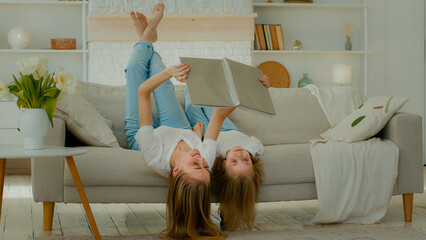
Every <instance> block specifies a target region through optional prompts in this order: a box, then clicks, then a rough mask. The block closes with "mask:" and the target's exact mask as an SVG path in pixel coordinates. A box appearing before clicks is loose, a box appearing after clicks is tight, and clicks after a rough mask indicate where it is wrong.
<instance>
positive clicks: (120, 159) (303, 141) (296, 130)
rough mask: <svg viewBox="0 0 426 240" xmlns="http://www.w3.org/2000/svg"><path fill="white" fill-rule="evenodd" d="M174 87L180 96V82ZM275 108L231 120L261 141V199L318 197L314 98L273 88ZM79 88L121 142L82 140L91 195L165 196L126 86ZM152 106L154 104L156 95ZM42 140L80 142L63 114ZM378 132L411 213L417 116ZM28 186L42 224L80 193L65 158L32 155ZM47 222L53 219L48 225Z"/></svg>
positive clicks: (419, 160) (419, 178)
mask: <svg viewBox="0 0 426 240" xmlns="http://www.w3.org/2000/svg"><path fill="white" fill-rule="evenodd" d="M175 92H176V94H177V96H178V98H179V100H180V102H181V103H182V106H183V103H184V102H183V101H184V87H183V86H176V88H175ZM270 92H271V96H272V100H273V103H274V106H275V108H276V112H277V115H276V116H274V117H268V116H264V115H261V114H256V113H253V112H249V111H245V110H240V109H236V110H235V111H234V112H233V113H232V114H231V115H230V118H231V120H232V121H233V122H234V123H235V124H236V125H237V126H238V127H239V128H240V129H242V130H243V131H244V132H245V133H246V134H248V135H252V136H256V137H257V138H259V139H260V140H261V141H262V142H263V144H264V145H265V151H264V154H263V155H262V156H261V158H262V161H263V167H264V170H265V177H264V180H263V183H262V186H261V188H260V194H259V202H275V201H288V200H310V199H316V198H317V194H316V187H315V176H314V170H313V164H312V159H311V154H310V140H312V139H318V138H320V134H321V133H323V132H324V131H326V130H327V129H328V128H329V127H330V125H329V123H328V121H327V119H326V118H325V116H324V113H323V111H322V110H321V107H320V105H319V104H318V102H317V100H316V98H315V97H314V96H313V95H311V93H310V92H309V90H307V89H300V88H287V89H274V88H271V89H270ZM81 94H82V96H83V97H84V98H86V99H87V100H88V101H89V102H90V103H91V104H92V105H94V106H95V108H96V109H97V111H99V112H100V113H101V114H102V115H103V116H105V117H106V118H107V119H110V120H112V122H113V125H112V130H113V133H114V135H115V136H116V137H117V140H118V142H119V144H120V147H121V148H110V147H94V146H83V147H84V148H85V149H88V152H87V153H86V154H84V155H80V156H75V157H74V159H75V162H76V165H77V169H78V171H79V174H80V177H81V180H82V183H83V185H84V188H85V191H86V194H87V197H88V200H89V202H90V203H164V202H165V200H166V193H167V183H166V179H164V178H163V177H161V176H160V175H158V174H157V173H155V172H154V171H153V170H151V169H150V168H149V167H148V166H147V164H146V162H145V160H144V158H143V156H142V154H141V152H138V151H134V150H129V149H128V145H127V142H126V135H125V132H124V114H125V87H124V86H107V85H102V84H93V83H84V85H83V87H82V93H81ZM153 111H154V114H155V112H156V107H155V103H154V101H153ZM54 124H55V127H54V128H53V129H51V130H50V131H49V133H48V135H47V136H46V138H45V144H47V145H58V146H64V145H66V146H69V147H74V146H82V145H83V144H82V143H80V142H78V141H76V139H73V137H72V135H71V134H69V133H68V132H67V130H66V129H67V128H66V124H65V122H64V121H63V120H61V119H58V118H55V119H54ZM377 137H381V138H383V139H389V140H391V141H392V142H393V143H395V144H396V145H397V146H398V147H399V150H400V151H399V164H398V173H399V174H398V177H397V180H396V182H395V188H394V192H393V194H394V195H403V198H404V210H405V211H404V213H405V220H406V221H411V215H412V204H413V193H422V192H423V153H422V149H423V147H422V146H423V145H422V118H421V116H418V115H415V114H410V113H403V112H397V113H396V114H395V115H394V116H393V117H392V118H391V119H390V121H389V122H388V123H387V125H386V126H385V127H384V129H383V130H382V131H381V132H379V133H378V134H377ZM31 164H32V166H31V172H32V188H33V197H34V201H36V202H44V206H50V207H49V208H47V207H46V208H45V211H44V220H45V221H44V223H45V224H46V223H47V226H46V225H45V230H51V223H52V221H51V218H52V216H53V211H54V210H53V209H54V208H53V207H52V205H53V206H54V203H55V202H56V203H57V202H60V203H79V202H80V198H79V195H78V193H77V190H76V188H75V186H74V181H73V179H72V176H71V174H70V171H69V169H68V166H67V164H64V159H57V158H38V159H37V160H34V159H32V162H31ZM49 225H50V226H49Z"/></svg>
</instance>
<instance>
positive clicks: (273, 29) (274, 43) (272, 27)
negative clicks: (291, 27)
mask: <svg viewBox="0 0 426 240" xmlns="http://www.w3.org/2000/svg"><path fill="white" fill-rule="evenodd" d="M269 33H270V35H271V43H272V49H271V50H280V47H279V46H278V38H277V30H276V26H275V25H274V24H270V25H269Z"/></svg>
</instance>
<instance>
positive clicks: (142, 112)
mask: <svg viewBox="0 0 426 240" xmlns="http://www.w3.org/2000/svg"><path fill="white" fill-rule="evenodd" d="M189 70H190V68H189V65H188V64H186V63H182V64H180V65H177V66H170V67H168V68H166V69H164V70H163V71H161V72H159V73H157V74H155V75H154V76H152V77H150V78H148V79H147V80H146V81H145V82H144V83H142V84H141V85H140V86H139V88H138V104H139V124H140V126H141V127H142V126H152V109H151V93H152V91H154V89H156V88H157V87H158V86H160V85H161V84H162V83H164V82H165V81H167V80H168V79H169V78H171V77H175V78H176V80H178V81H184V80H185V79H186V78H187V77H188V72H189Z"/></svg>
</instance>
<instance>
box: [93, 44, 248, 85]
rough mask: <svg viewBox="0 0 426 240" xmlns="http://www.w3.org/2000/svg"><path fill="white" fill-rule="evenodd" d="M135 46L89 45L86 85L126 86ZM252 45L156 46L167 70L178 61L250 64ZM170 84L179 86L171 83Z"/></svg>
mask: <svg viewBox="0 0 426 240" xmlns="http://www.w3.org/2000/svg"><path fill="white" fill-rule="evenodd" d="M133 45H134V42H94V43H90V44H89V50H90V54H89V81H90V82H96V83H103V84H110V85H125V84H126V78H125V75H124V69H125V68H126V66H127V63H128V61H129V59H130V56H131V54H132V51H133ZM250 47H251V42H157V43H155V44H154V49H155V50H156V51H157V52H158V53H160V55H161V56H162V58H163V62H164V64H165V65H166V66H169V65H175V64H179V63H180V60H179V57H201V58H222V57H227V58H229V59H232V60H235V61H238V62H242V63H245V64H251V53H250ZM173 83H175V84H176V83H178V82H177V81H174V80H173Z"/></svg>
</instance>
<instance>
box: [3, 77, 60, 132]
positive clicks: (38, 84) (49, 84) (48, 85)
mask: <svg viewBox="0 0 426 240" xmlns="http://www.w3.org/2000/svg"><path fill="white" fill-rule="evenodd" d="M13 79H14V81H13V82H12V83H11V84H10V85H9V86H8V88H9V91H10V93H11V94H13V95H15V96H17V97H18V101H17V105H18V107H19V108H44V109H46V113H47V116H48V117H49V120H50V123H51V124H52V127H53V115H54V114H55V110H56V102H57V99H58V96H59V94H60V93H61V90H59V89H58V88H57V87H56V82H55V81H54V79H53V77H52V74H48V75H47V76H46V77H41V78H40V79H39V80H35V79H34V77H33V75H22V74H21V73H19V78H17V77H16V76H15V75H13Z"/></svg>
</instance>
